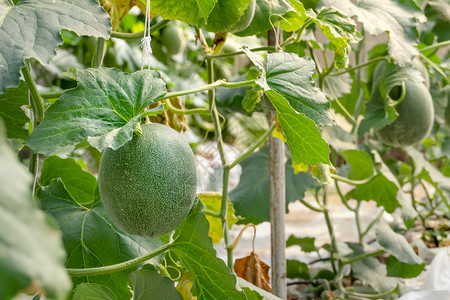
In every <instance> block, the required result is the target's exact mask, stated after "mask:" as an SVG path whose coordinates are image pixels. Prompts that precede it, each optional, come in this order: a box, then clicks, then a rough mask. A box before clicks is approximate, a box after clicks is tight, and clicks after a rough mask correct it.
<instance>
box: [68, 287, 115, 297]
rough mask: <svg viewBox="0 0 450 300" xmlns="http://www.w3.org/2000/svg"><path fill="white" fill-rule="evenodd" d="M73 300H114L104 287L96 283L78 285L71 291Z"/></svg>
mask: <svg viewBox="0 0 450 300" xmlns="http://www.w3.org/2000/svg"><path fill="white" fill-rule="evenodd" d="M72 299H73V300H116V299H117V298H116V297H115V296H114V293H113V292H111V290H110V289H108V288H107V287H106V286H103V285H100V284H96V283H80V284H79V285H77V286H76V288H75V289H74V290H73V298H72Z"/></svg>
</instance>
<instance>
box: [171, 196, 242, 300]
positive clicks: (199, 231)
mask: <svg viewBox="0 0 450 300" xmlns="http://www.w3.org/2000/svg"><path fill="white" fill-rule="evenodd" d="M203 208H204V205H203V204H202V203H201V201H200V200H198V199H197V201H196V203H195V204H194V206H193V207H192V209H191V212H190V213H189V215H188V216H187V217H186V219H185V220H184V222H183V223H182V224H181V225H180V226H178V227H177V229H176V230H175V238H174V239H175V240H174V242H173V244H172V246H171V248H170V250H171V251H172V252H173V253H175V254H176V255H177V257H178V258H179V259H180V260H181V262H182V264H183V265H184V266H185V267H186V268H187V269H188V271H189V272H190V273H191V274H192V278H193V281H194V284H193V286H192V290H191V293H192V295H194V296H197V299H198V300H206V299H224V300H226V299H230V300H238V299H246V297H245V295H244V293H243V292H240V291H238V290H237V289H236V277H235V276H234V275H233V274H232V273H231V271H230V269H229V268H228V266H227V265H226V264H225V263H224V261H223V260H221V259H220V258H218V257H217V255H216V250H214V248H213V242H212V239H211V238H210V237H209V235H208V233H209V223H208V220H207V219H206V216H205V214H204V213H203Z"/></svg>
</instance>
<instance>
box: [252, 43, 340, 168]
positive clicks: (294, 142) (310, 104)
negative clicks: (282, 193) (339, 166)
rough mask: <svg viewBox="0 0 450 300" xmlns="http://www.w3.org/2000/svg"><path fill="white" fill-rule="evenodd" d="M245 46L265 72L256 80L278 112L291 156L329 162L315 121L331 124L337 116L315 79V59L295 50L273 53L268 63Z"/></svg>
mask: <svg viewBox="0 0 450 300" xmlns="http://www.w3.org/2000/svg"><path fill="white" fill-rule="evenodd" d="M243 50H244V52H245V53H246V54H247V56H248V57H249V58H250V60H251V61H252V62H253V63H254V64H255V65H256V66H257V67H258V68H259V69H260V70H261V72H262V74H261V76H260V77H259V78H258V79H257V80H256V83H257V84H258V85H259V86H261V87H262V88H263V89H264V93H265V94H266V96H267V97H268V98H269V99H270V101H271V102H272V104H273V105H274V106H275V108H276V110H277V112H278V118H279V120H280V123H281V127H282V128H283V131H284V133H285V136H286V140H287V143H288V145H289V147H290V149H291V155H292V160H293V161H294V162H295V163H297V164H300V163H304V164H309V165H315V164H317V163H324V164H329V163H330V162H329V157H328V154H329V152H330V150H329V148H328V144H327V143H326V142H325V141H324V140H323V139H322V136H321V134H320V132H319V130H318V128H317V125H316V124H318V125H321V126H329V125H332V124H333V123H334V119H333V117H332V115H331V113H330V111H329V107H330V102H328V100H327V99H326V97H325V94H324V93H323V92H322V91H321V90H320V89H319V88H317V87H316V86H315V83H314V81H313V79H312V75H313V74H314V62H313V61H312V60H311V59H309V58H306V57H302V58H300V57H299V56H298V55H296V54H293V53H271V54H269V55H268V57H267V63H265V62H264V61H263V60H262V59H261V57H259V56H258V55H256V54H255V53H252V52H250V51H249V50H248V49H247V48H244V49H243Z"/></svg>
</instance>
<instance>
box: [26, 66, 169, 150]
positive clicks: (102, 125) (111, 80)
mask: <svg viewBox="0 0 450 300" xmlns="http://www.w3.org/2000/svg"><path fill="white" fill-rule="evenodd" d="M77 80H78V87H77V88H75V89H72V90H68V91H66V92H64V94H63V95H62V96H61V97H60V98H59V99H58V100H57V101H56V102H55V103H54V104H53V105H52V106H50V108H49V109H48V110H47V111H46V112H45V118H44V121H43V122H42V123H41V124H39V125H38V126H37V127H36V128H35V129H34V131H33V133H32V134H31V135H30V136H29V137H28V139H27V140H26V141H25V144H26V145H27V146H29V147H30V148H31V149H33V151H34V152H38V153H42V154H44V155H52V154H66V153H70V152H71V151H72V150H73V149H74V148H75V146H76V144H78V143H80V142H82V141H83V140H84V139H86V138H87V140H88V142H89V143H90V144H91V145H92V146H93V147H95V148H96V149H97V150H99V151H100V152H102V151H104V150H105V149H106V148H108V147H110V148H113V149H118V148H120V147H121V146H122V145H124V144H125V143H126V142H128V141H129V140H131V138H132V137H133V132H134V130H135V125H136V124H137V123H138V122H139V121H140V117H141V116H142V114H143V113H145V114H147V113H148V111H147V112H144V110H145V109H146V108H147V107H148V106H149V105H150V104H152V103H154V102H156V101H157V100H158V99H159V98H160V97H162V96H163V95H164V94H165V93H166V88H165V83H164V81H163V80H162V79H161V78H160V75H159V73H158V72H156V71H149V70H141V71H137V72H135V73H132V74H126V73H124V72H122V71H119V70H117V69H106V68H105V69H87V70H78V71H77ZM154 110H156V111H158V112H159V111H160V109H159V108H155V109H154Z"/></svg>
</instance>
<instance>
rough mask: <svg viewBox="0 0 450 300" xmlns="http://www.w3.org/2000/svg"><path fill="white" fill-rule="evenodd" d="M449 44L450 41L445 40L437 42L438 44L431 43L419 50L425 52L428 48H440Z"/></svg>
mask: <svg viewBox="0 0 450 300" xmlns="http://www.w3.org/2000/svg"><path fill="white" fill-rule="evenodd" d="M448 45H450V41H443V42H440V43H436V44H433V45H430V46H428V47H425V48H422V49H419V52H425V51H428V50H432V49H434V48H439V47H443V46H448Z"/></svg>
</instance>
